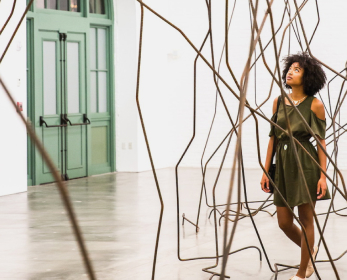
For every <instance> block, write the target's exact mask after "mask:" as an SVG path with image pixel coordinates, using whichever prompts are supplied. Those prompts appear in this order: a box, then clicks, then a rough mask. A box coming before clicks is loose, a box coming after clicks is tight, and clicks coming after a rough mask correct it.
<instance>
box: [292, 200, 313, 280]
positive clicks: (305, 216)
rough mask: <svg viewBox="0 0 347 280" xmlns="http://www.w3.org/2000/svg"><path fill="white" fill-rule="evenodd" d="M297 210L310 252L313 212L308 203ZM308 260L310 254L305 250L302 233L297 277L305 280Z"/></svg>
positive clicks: (311, 247)
mask: <svg viewBox="0 0 347 280" xmlns="http://www.w3.org/2000/svg"><path fill="white" fill-rule="evenodd" d="M313 205H315V202H314V203H313ZM298 210H299V219H300V222H301V223H302V225H303V226H304V227H305V230H306V235H307V240H308V244H309V247H310V250H311V252H312V251H313V245H314V221H313V212H312V209H311V207H310V205H309V204H308V203H307V204H302V205H300V206H298ZM309 260H310V254H309V251H308V250H307V245H306V240H305V236H304V233H303V232H302V233H301V262H300V268H299V270H298V273H297V274H296V275H297V276H299V277H301V278H305V274H306V269H307V264H308V261H309Z"/></svg>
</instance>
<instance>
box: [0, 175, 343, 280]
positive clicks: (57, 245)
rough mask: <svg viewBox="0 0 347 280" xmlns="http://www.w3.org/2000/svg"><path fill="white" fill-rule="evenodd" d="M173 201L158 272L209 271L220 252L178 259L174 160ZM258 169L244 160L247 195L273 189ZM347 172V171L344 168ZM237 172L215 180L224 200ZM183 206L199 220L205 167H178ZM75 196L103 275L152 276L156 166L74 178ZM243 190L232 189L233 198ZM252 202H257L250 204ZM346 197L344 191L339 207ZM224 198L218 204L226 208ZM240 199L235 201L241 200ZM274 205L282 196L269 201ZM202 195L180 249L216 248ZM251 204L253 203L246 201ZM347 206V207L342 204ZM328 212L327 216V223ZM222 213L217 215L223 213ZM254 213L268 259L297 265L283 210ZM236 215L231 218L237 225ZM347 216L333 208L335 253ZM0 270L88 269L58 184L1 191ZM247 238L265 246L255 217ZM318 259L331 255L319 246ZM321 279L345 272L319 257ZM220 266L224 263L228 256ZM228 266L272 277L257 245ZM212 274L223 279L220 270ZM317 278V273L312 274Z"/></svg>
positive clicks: (201, 251)
mask: <svg viewBox="0 0 347 280" xmlns="http://www.w3.org/2000/svg"><path fill="white" fill-rule="evenodd" d="M216 172H217V170H215V169H211V170H208V172H207V177H206V184H207V193H208V203H212V196H211V194H212V186H213V182H214V178H215V176H216V174H217V173H216ZM157 174H158V181H159V184H160V187H161V189H162V195H163V200H164V204H165V209H164V218H163V225H162V231H161V239H160V244H159V251H158V261H157V269H156V278H155V279H160V280H162V279H166V280H183V279H184V280H186V279H189V280H192V279H193V280H196V279H206V280H207V279H210V277H211V275H210V274H208V273H205V272H203V271H202V269H203V268H204V267H208V266H212V265H214V264H215V260H194V261H179V260H178V258H177V223H176V190H175V171H174V169H162V170H158V171H157ZM260 175H261V174H260V173H259V171H258V170H246V182H247V193H248V198H249V200H251V201H255V200H263V199H265V198H266V197H267V196H266V195H265V194H263V193H262V192H261V191H260V189H259V180H260ZM344 175H347V174H346V172H345V173H344ZM229 178H230V173H229V171H228V170H224V171H223V172H222V173H221V176H220V179H219V181H218V184H217V187H216V197H217V201H216V202H217V203H224V202H225V201H226V194H227V189H228V186H229ZM179 186H180V187H179V189H180V216H181V215H182V214H183V213H185V215H186V217H187V218H188V219H190V220H192V221H196V216H197V208H198V202H199V195H200V188H201V172H200V170H199V169H193V168H182V169H179ZM68 188H69V191H70V195H71V200H72V201H73V205H74V208H75V211H76V214H77V216H78V219H79V224H80V226H81V228H82V231H83V235H84V238H85V240H86V243H87V247H88V250H89V253H90V256H91V259H92V261H93V265H94V269H95V271H96V274H97V279H105V280H109V279H122V280H130V279H131V280H146V279H151V270H152V261H153V253H154V245H155V237H156V231H157V223H158V218H159V210H160V203H159V199H158V195H157V191H156V187H155V182H154V179H153V175H152V172H142V173H112V174H106V175H102V176H93V177H88V178H81V179H77V180H71V181H69V182H68ZM235 199H236V192H234V193H233V200H234V201H235ZM252 205H253V206H254V207H255V206H257V205H259V204H252ZM328 206H329V202H327V201H324V202H319V203H318V204H317V212H319V213H323V212H325V211H326V210H327V207H328ZM345 206H347V205H346V202H344V201H343V200H342V198H340V197H338V198H337V202H336V209H339V208H341V207H345ZM223 209H224V208H223V207H220V210H221V211H223ZM233 209H236V208H235V207H233ZM266 209H267V210H268V211H269V212H271V213H273V212H274V211H275V208H274V206H270V207H268V208H266ZM209 213H210V208H209V207H208V206H206V202H205V200H204V201H203V203H202V210H201V215H200V220H199V226H200V231H199V233H198V234H197V233H196V232H195V228H194V227H193V226H192V225H191V224H189V223H187V222H186V223H185V224H184V226H181V225H180V230H181V232H180V234H181V250H180V254H181V258H185V259H186V258H194V257H202V256H213V255H214V254H215V247H214V246H215V245H214V244H215V243H214V242H215V241H214V240H215V239H214V226H213V215H212V216H211V218H210V219H209V218H208V216H209ZM243 213H246V211H245V210H244V209H243ZM339 213H341V214H347V211H346V210H344V211H341V212H339ZM325 217H326V216H325V215H321V216H319V221H320V223H321V224H323V222H324V219H325ZM217 219H219V215H217ZM255 222H256V225H257V227H258V230H259V232H260V234H261V237H262V240H263V242H264V245H265V248H266V252H267V254H268V256H269V261H270V264H271V266H272V268H274V263H284V264H289V265H295V264H297V263H298V260H299V257H300V251H299V248H298V247H296V246H295V245H294V244H293V243H291V242H290V241H288V239H287V238H286V237H285V236H284V234H283V233H282V232H281V231H280V230H279V229H278V227H277V221H276V215H275V216H273V217H272V216H270V215H269V214H268V213H266V212H260V213H259V214H257V215H256V216H255ZM232 225H233V223H232V222H231V223H230V224H229V229H230V227H231V226H232ZM223 229H224V220H222V226H218V229H217V230H218V238H219V243H220V248H221V247H222V246H221V243H222V242H223ZM346 232H347V217H343V216H339V215H336V214H331V216H330V218H329V221H328V224H327V228H326V231H325V237H326V242H327V245H328V247H329V250H330V253H331V254H332V257H333V258H336V257H338V256H339V255H340V254H342V253H343V252H344V251H345V250H347V238H346ZM0 236H1V238H0V248H1V249H0V279H1V280H3V279H9V280H14V279H16V280H25V279H30V280H38V279H52V280H53V279H69V280H70V279H88V277H87V275H86V273H85V270H84V267H83V264H82V262H81V257H80V254H79V251H78V247H77V244H76V242H75V239H74V236H73V234H72V231H71V228H70V224H69V221H68V220H67V216H66V213H65V210H64V207H63V205H62V203H61V201H60V196H59V193H58V192H57V190H56V188H55V186H54V185H53V184H49V185H42V186H33V187H29V189H28V192H27V193H20V194H15V195H9V196H4V197H0ZM245 246H257V247H260V245H259V241H258V239H257V236H256V234H255V230H254V228H253V226H252V224H251V220H250V219H249V218H245V219H242V220H240V221H239V223H238V224H237V230H236V235H235V238H234V241H233V244H232V250H237V249H239V248H242V247H245ZM318 259H327V254H326V252H325V250H324V248H323V246H321V247H320V252H319V254H318ZM335 265H336V268H337V270H338V273H339V277H340V278H339V279H344V280H346V279H347V255H345V256H344V257H342V258H341V259H340V260H338V261H336V262H335ZM317 267H318V270H319V272H320V276H321V279H324V280H331V279H337V278H336V276H335V274H334V272H333V269H332V267H331V265H330V263H318V264H317ZM214 271H216V272H220V266H218V267H217V268H216V269H215V270H214ZM227 274H228V275H230V276H231V279H242V280H247V279H264V280H265V279H266V280H271V279H274V274H273V273H272V272H271V270H270V268H269V265H268V263H267V261H266V260H265V258H264V255H263V261H262V262H261V261H260V260H259V253H258V251H257V250H256V249H253V248H252V249H247V250H244V251H241V252H239V253H236V254H233V255H231V256H230V257H229V260H228V265H227ZM294 274H295V271H294V270H288V271H284V272H281V273H280V274H279V276H278V279H279V280H282V279H286V280H287V279H289V278H290V277H291V276H292V275H294ZM213 279H218V277H214V278H213ZM310 279H318V278H317V277H316V275H313V276H312V277H311V278H310Z"/></svg>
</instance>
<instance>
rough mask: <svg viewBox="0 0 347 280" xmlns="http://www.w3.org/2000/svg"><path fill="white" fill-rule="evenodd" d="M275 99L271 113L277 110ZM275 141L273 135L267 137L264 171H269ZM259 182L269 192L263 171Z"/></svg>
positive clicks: (267, 181)
mask: <svg viewBox="0 0 347 280" xmlns="http://www.w3.org/2000/svg"><path fill="white" fill-rule="evenodd" d="M277 99H278V97H276V98H275V100H274V103H273V106H272V113H273V114H275V113H276V111H277ZM274 141H275V135H272V136H271V137H270V139H269V144H268V146H267V153H266V160H265V164H264V168H265V170H266V172H269V169H270V166H271V160H272V150H273V144H274ZM260 184H261V189H262V190H263V191H264V192H266V193H268V192H270V182H269V178H268V177H267V176H266V174H265V172H264V173H263V176H262V178H261V181H260Z"/></svg>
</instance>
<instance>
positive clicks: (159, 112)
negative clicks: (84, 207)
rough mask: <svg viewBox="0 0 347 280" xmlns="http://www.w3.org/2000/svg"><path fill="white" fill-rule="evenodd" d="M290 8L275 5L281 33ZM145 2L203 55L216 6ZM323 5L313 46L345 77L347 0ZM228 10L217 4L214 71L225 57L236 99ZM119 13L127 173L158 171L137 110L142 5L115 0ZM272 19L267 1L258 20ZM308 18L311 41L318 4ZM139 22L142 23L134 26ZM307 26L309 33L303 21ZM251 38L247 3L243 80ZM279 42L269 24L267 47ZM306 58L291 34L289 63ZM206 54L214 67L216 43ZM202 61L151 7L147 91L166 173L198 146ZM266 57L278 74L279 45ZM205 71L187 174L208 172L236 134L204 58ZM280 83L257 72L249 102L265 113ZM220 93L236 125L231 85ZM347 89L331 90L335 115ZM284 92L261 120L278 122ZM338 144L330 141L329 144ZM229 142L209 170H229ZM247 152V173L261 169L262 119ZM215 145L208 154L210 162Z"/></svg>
mask: <svg viewBox="0 0 347 280" xmlns="http://www.w3.org/2000/svg"><path fill="white" fill-rule="evenodd" d="M229 2H230V3H229V16H230V15H231V13H232V10H233V8H234V1H229ZM283 2H284V1H275V3H274V5H273V11H274V24H275V29H276V30H277V29H278V28H279V27H280V26H281V21H282V17H283V9H284V3H283ZM144 3H146V4H147V5H148V6H149V7H151V8H152V9H153V10H155V11H156V12H158V13H159V14H161V15H162V16H164V17H165V18H167V19H168V20H169V21H171V22H172V23H173V24H174V25H176V26H177V27H178V28H179V29H181V30H182V31H183V32H184V33H185V35H186V36H187V38H189V40H190V41H191V42H192V44H193V45H194V46H195V47H196V48H197V49H199V48H200V47H201V45H202V43H203V40H204V38H205V36H206V34H207V31H208V17H207V16H208V15H207V8H206V1H198V0H191V1H184V0H177V1H167V0H146V1H144ZM290 3H291V4H292V11H291V13H292V14H293V13H294V10H293V8H294V7H295V6H294V4H293V1H290ZM318 4H319V11H320V22H319V25H318V29H317V31H316V34H315V36H314V37H313V40H312V43H311V50H312V52H313V54H314V55H315V56H316V57H317V58H319V59H320V60H321V61H323V62H324V63H326V64H327V65H329V66H330V67H332V68H334V69H336V70H337V71H341V70H343V69H344V67H345V63H346V61H347V48H346V45H347V35H346V34H345V33H344V31H343V30H344V26H346V24H347V18H346V17H345V15H344V11H346V9H347V2H346V1H343V0H339V1H334V3H331V2H329V3H328V1H318ZM125 6H127V7H125ZM224 6H225V1H222V2H221V1H212V28H213V29H212V30H213V37H212V38H213V43H214V44H213V47H214V64H215V69H218V65H219V62H220V59H221V64H220V75H221V76H222V77H223V79H224V80H225V81H226V82H227V83H228V84H229V85H230V86H231V88H232V89H233V90H234V91H235V93H236V94H239V91H238V89H237V86H236V85H235V83H234V82H233V79H232V77H231V75H230V72H229V71H228V69H227V67H226V59H225V52H224V53H223V55H222V50H223V45H224V41H225V39H224V38H225V13H224V9H225V7H224ZM115 9H116V10H117V17H118V18H117V23H116V28H115V29H116V33H117V37H116V40H118V42H117V44H116V49H115V55H116V67H117V69H118V71H117V74H116V85H117V89H116V103H117V104H116V106H117V127H116V130H117V170H118V171H144V170H149V169H150V168H151V167H150V162H149V159H148V153H147V149H146V146H145V141H144V137H143V133H142V128H141V125H140V120H139V116H138V114H137V110H136V103H135V90H136V74H137V55H138V54H137V48H138V40H139V28H140V5H139V4H138V2H137V1H135V0H131V1H125V0H115ZM265 11H266V2H265V1H260V6H259V13H258V22H259V23H260V22H261V20H262V18H263V16H264V12H265ZM301 15H302V19H303V22H304V25H305V32H306V34H307V36H308V37H309V38H311V36H312V34H313V32H314V29H315V26H316V24H317V22H318V17H317V11H316V6H315V1H308V3H307V4H306V6H305V7H304V9H303V10H302V14H301ZM134 16H136V17H135V18H134ZM133 20H135V22H134V21H133ZM287 22H288V15H285V17H284V24H283V25H282V26H281V28H280V30H279V32H278V34H277V36H276V42H277V47H278V48H279V45H280V42H281V40H282V36H283V31H284V28H285V26H286V24H287ZM297 24H298V26H299V22H297ZM299 30H300V28H299ZM250 31H251V24H250V17H249V6H248V1H237V2H236V5H235V10H234V17H233V19H232V21H231V25H230V30H229V64H230V67H231V69H232V70H233V72H234V74H235V76H236V79H237V80H238V81H239V82H240V78H241V75H242V71H243V69H244V66H245V63H246V59H247V57H248V51H249V43H250ZM298 36H299V39H300V40H301V44H302V46H303V48H304V49H305V42H304V37H303V34H302V32H301V30H300V32H299V35H298ZM270 38H271V26H270V22H269V20H267V22H266V24H265V26H264V29H263V32H262V34H261V40H262V43H263V45H264V46H265V45H266V44H267V43H268V41H269V39H270ZM123 40H125V41H126V42H128V43H129V45H127V46H125V45H124V41H123ZM289 41H290V46H289ZM117 46H118V49H117ZM300 50H301V47H300V44H299V43H298V40H297V38H296V36H295V34H294V33H293V30H291V31H290V40H289V32H286V33H285V35H284V38H283V48H282V51H281V57H283V56H284V55H287V54H288V53H297V52H298V51H300ZM202 54H203V55H204V56H205V58H206V59H207V60H208V61H209V63H210V64H212V57H211V47H210V41H209V39H208V40H207V42H206V45H205V46H204V48H203V50H202ZM259 54H260V51H259V48H257V50H256V55H259ZM195 58H196V52H195V51H194V50H193V48H192V47H191V46H190V45H189V44H188V42H187V41H186V40H185V39H184V38H183V36H182V34H180V33H179V32H178V31H177V30H175V29H173V28H172V27H171V26H169V25H168V24H167V23H165V22H164V21H163V20H161V19H159V18H158V17H156V16H155V15H153V14H152V13H151V12H150V11H148V10H146V9H145V14H144V32H143V46H142V66H141V80H140V91H139V93H140V104H141V108H142V112H143V118H144V122H145V125H146V130H147V136H148V140H149V143H150V148H151V151H152V156H153V160H154V165H155V167H156V168H165V167H173V166H175V165H176V164H177V163H178V161H179V159H180V157H181V156H182V154H183V153H184V151H185V149H186V147H187V145H188V143H189V142H190V141H191V140H192V137H193V117H194V108H193V101H194V60H195ZM265 59H266V62H267V64H268V65H269V67H270V68H271V69H272V70H274V69H275V59H274V47H273V44H272V43H271V44H269V46H268V47H267V49H266V51H265ZM196 66H197V76H196V104H197V107H196V127H195V137H194V139H193V141H192V143H191V145H190V147H189V149H188V150H187V152H186V154H185V156H184V158H183V160H182V162H181V163H180V166H186V167H200V165H201V162H203V164H205V163H206V161H207V160H208V159H209V158H210V156H211V155H212V153H213V152H214V151H215V150H216V148H217V147H218V145H219V144H220V143H221V141H222V140H223V139H224V138H225V137H226V135H227V133H228V132H229V131H230V129H231V128H232V125H231V122H230V120H229V118H228V115H227V113H226V110H225V109H224V107H223V104H222V102H221V99H220V97H217V99H216V85H215V83H214V77H213V74H212V71H211V70H210V68H209V67H208V66H207V65H206V63H205V62H203V61H202V59H201V58H199V59H198V60H197V65H196ZM325 70H326V74H327V77H328V81H329V80H331V79H332V78H333V77H334V76H335V74H334V73H332V72H331V71H329V70H327V69H325ZM344 73H345V72H344ZM271 82H272V79H271V76H270V74H269V73H268V71H267V70H266V68H265V66H264V64H263V62H262V60H261V59H260V60H259V62H258V63H257V65H256V67H255V68H253V70H252V71H251V74H250V80H249V86H248V92H247V100H248V102H249V103H250V104H251V106H253V107H256V106H257V105H259V104H261V103H262V102H264V101H265V100H266V99H267V98H268V96H269V93H270V87H271ZM218 85H219V87H220V90H221V94H222V96H223V98H224V100H225V103H226V106H227V108H228V110H229V112H230V115H231V117H232V119H233V120H234V121H235V120H236V116H237V112H238V105H239V104H238V101H237V99H236V98H235V97H234V96H233V94H232V93H231V92H230V91H229V90H228V89H227V88H226V87H225V86H224V85H223V84H222V82H220V81H219V82H218ZM341 85H342V79H341V78H336V79H334V80H333V81H332V82H331V83H330V85H329V91H330V97H331V110H332V112H334V109H335V107H336V102H337V99H338V96H339V94H340V89H341ZM327 88H328V87H327V86H326V87H325V88H324V89H323V90H322V91H321V96H322V99H323V101H324V102H325V104H326V105H327V108H326V109H327V115H326V117H327V126H328V127H330V124H331V112H330V107H329V106H330V105H329V100H328V90H327ZM344 90H346V87H345V89H344ZM279 94H280V92H279V89H278V87H277V86H275V85H274V87H273V90H272V92H271V96H270V98H269V100H268V101H267V102H266V103H265V104H264V105H263V106H262V107H261V111H260V112H261V113H263V114H264V115H265V116H266V117H268V118H270V117H271V115H272V103H273V99H274V98H275V97H276V96H278V95H279ZM216 100H217V103H216ZM127 105H128V106H127ZM215 106H216V108H217V110H216V115H215V118H214V123H213V127H212V132H211V134H210V136H209V140H208V142H207V138H208V134H209V130H210V127H211V124H212V120H213V117H214V113H215ZM346 106H347V105H346V102H345V103H344V104H343V105H342V109H341V112H342V114H341V116H340V123H341V124H345V123H347V115H346V114H344V113H343V112H344V111H345V110H346V109H347V108H346ZM249 113H250V112H249V110H247V109H246V110H245V117H246V116H248V115H249ZM134 114H135V115H134ZM257 120H258V129H259V143H260V156H261V160H262V161H263V162H264V160H265V154H266V148H267V143H268V139H269V138H268V133H269V129H270V125H269V124H268V123H267V122H266V121H265V120H263V119H262V118H261V117H259V116H258V117H257ZM331 132H332V128H330V129H329V130H328V133H327V135H329V134H330V133H331ZM346 135H347V134H346ZM346 135H342V136H341V138H340V140H339V147H340V148H339V154H338V165H339V167H340V168H341V169H347V136H346ZM235 139H236V138H235V135H234V136H233V137H232V140H231V143H230V149H229V152H228V154H227V155H226V160H225V164H224V167H227V168H230V167H231V165H232V159H233V153H234V147H235ZM331 139H332V138H329V140H331ZM129 142H130V143H132V145H131V146H130V147H131V148H132V149H129V145H128V144H129ZM206 142H207V145H206ZM226 142H227V141H226ZM226 142H224V144H223V145H222V146H221V148H220V149H219V151H218V152H217V153H216V154H215V156H214V157H213V159H212V160H211V161H210V162H209V164H208V166H209V167H219V165H220V163H221V160H222V157H223V154H224V152H225V148H226ZM328 142H330V141H327V143H328ZM122 144H123V148H122ZM242 144H243V156H244V161H245V167H246V168H256V169H260V167H259V162H258V152H257V141H256V126H255V120H254V118H253V117H250V118H248V119H247V121H246V122H245V123H244V125H243V136H242ZM205 145H206V150H205V153H204V156H203V152H204V148H205ZM331 149H332V144H330V145H329V146H328V151H331ZM202 156H203V157H202ZM133 159H136V160H135V161H132V160H133Z"/></svg>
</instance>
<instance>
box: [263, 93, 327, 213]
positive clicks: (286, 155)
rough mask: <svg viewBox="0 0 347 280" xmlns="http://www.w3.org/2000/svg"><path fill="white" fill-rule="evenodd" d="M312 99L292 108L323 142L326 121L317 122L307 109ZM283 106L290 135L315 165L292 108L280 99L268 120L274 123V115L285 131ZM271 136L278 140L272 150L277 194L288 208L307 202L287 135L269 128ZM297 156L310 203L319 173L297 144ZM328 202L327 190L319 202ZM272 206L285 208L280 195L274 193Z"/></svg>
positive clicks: (313, 151) (305, 132)
mask: <svg viewBox="0 0 347 280" xmlns="http://www.w3.org/2000/svg"><path fill="white" fill-rule="evenodd" d="M314 98H315V97H313V96H308V97H306V99H305V100H304V101H302V102H301V103H300V104H299V105H298V106H297V107H296V108H297V109H298V110H299V111H300V113H301V114H302V115H303V117H304V118H305V120H306V122H307V123H308V124H309V126H310V127H311V129H312V130H313V132H314V133H315V134H316V135H318V136H319V137H320V138H321V139H325V129H326V121H325V120H322V119H319V118H318V117H317V116H316V114H315V113H314V112H313V111H312V110H311V104H312V101H313V99H314ZM284 106H286V109H287V113H288V118H289V122H290V127H291V129H292V132H293V136H294V137H295V138H296V139H298V140H299V141H300V143H301V144H302V146H303V147H304V148H305V149H306V150H307V151H308V152H309V153H310V154H311V155H312V157H313V158H314V159H315V160H316V161H317V162H318V163H319V159H318V153H317V150H316V149H315V147H314V146H313V145H312V143H311V142H310V138H311V137H312V136H311V134H310V133H309V131H308V130H307V129H306V127H305V125H304V123H303V121H302V120H301V118H300V116H299V114H298V113H297V112H296V111H295V109H294V107H293V106H291V105H287V104H285V102H284V101H283V100H281V103H280V106H279V108H278V113H275V114H274V115H273V116H272V118H271V120H272V121H274V120H275V118H276V114H277V122H276V123H277V124H278V125H279V126H280V127H282V128H283V129H285V130H286V127H287V126H286V120H285V115H284ZM272 135H275V137H276V138H277V140H278V144H277V147H276V172H275V184H276V186H277V187H278V189H279V191H280V192H281V194H282V195H283V197H284V198H285V199H286V201H287V202H288V204H289V205H290V206H291V207H294V206H298V205H301V204H305V203H309V201H310V200H309V196H308V194H307V191H306V188H305V185H304V181H303V178H302V177H301V176H300V173H299V169H298V166H297V163H296V160H295V155H294V150H293V148H292V144H291V143H290V139H289V136H287V135H286V134H285V133H284V132H283V131H281V130H280V129H278V128H276V127H275V126H273V125H271V130H270V134H269V136H270V137H271V136H272ZM296 146H297V150H298V155H299V159H300V162H301V165H302V168H303V170H304V177H305V179H306V182H307V186H308V188H309V192H310V194H311V198H312V201H316V200H317V183H318V181H319V179H320V174H321V171H320V169H319V167H318V166H317V165H316V164H315V163H314V162H313V161H312V159H311V158H310V157H309V155H307V154H306V152H305V151H304V150H303V149H302V148H301V147H300V146H299V145H298V144H296ZM325 199H330V194H329V190H328V189H327V192H326V194H325V196H324V197H323V198H321V199H320V200H325ZM274 204H275V205H276V206H282V207H284V206H285V203H284V202H283V201H282V199H281V197H280V195H279V194H278V192H277V191H276V189H275V190H274Z"/></svg>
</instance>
